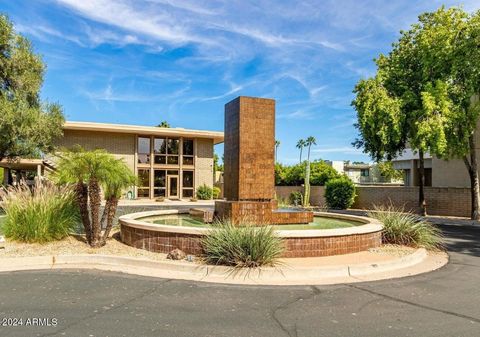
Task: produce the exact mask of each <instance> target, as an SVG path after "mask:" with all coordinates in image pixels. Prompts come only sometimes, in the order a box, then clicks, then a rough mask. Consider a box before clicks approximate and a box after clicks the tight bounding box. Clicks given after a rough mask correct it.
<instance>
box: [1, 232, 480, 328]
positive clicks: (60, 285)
mask: <svg viewBox="0 0 480 337" xmlns="http://www.w3.org/2000/svg"><path fill="white" fill-rule="evenodd" d="M442 229H443V230H444V233H445V235H446V236H447V238H448V249H449V252H450V256H451V260H450V263H449V264H448V265H447V266H445V267H444V268H442V269H440V270H437V271H435V272H432V273H428V274H424V275H419V276H414V277H410V278H404V279H399V280H387V281H379V282H373V283H363V284H354V285H337V286H315V287H308V286H306V287H263V286H262V287H256V286H231V285H215V284H204V283H194V282H184V281H176V280H166V279H153V278H146V277H137V276H129V275H124V274H119V273H110V272H103V271H66V270H65V271H32V272H14V273H12V272H10V273H2V274H0V336H2V337H3V336H22V337H23V336H129V337H140V336H192V337H199V336H222V337H223V336H242V337H243V336H260V337H267V336H275V337H279V336H307V337H313V336H328V337H331V336H366V337H367V336H368V337H372V336H382V337H383V336H415V337H418V336H449V337H451V336H480V257H479V256H480V227H478V225H477V227H476V226H472V225H462V226H459V225H443V226H442ZM20 319H22V323H21V324H20V323H19V322H20V321H19V320H20ZM35 319H36V320H35ZM15 321H16V322H17V326H11V325H12V324H14V323H15ZM54 323H55V324H54ZM27 324H28V326H27ZM42 325H43V326H42ZM48 325H50V326H48Z"/></svg>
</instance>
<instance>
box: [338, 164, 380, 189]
mask: <svg viewBox="0 0 480 337" xmlns="http://www.w3.org/2000/svg"><path fill="white" fill-rule="evenodd" d="M371 168H372V165H370V164H345V165H344V166H343V172H344V173H345V174H346V175H347V176H348V177H349V178H350V179H351V180H352V181H353V182H354V183H357V184H367V183H371V182H373V181H372V177H371V174H370V169H371Z"/></svg>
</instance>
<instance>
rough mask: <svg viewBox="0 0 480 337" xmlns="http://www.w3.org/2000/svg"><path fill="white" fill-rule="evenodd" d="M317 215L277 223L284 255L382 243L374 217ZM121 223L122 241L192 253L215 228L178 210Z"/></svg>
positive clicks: (348, 249)
mask: <svg viewBox="0 0 480 337" xmlns="http://www.w3.org/2000/svg"><path fill="white" fill-rule="evenodd" d="M313 215H314V221H313V222H312V223H310V224H283V225H278V226H275V230H276V233H277V235H278V236H279V237H281V238H282V239H283V240H284V242H285V252H284V257H312V256H328V255H337V254H349V253H355V252H360V251H363V250H367V249H369V248H373V247H378V246H380V244H381V230H382V225H381V224H380V223H378V222H377V221H376V220H374V219H371V218H367V217H361V216H354V215H344V214H337V213H328V212H315V213H314V214H313ZM120 226H121V235H122V241H123V242H124V243H126V244H127V245H129V246H132V247H136V248H140V249H145V250H149V251H152V252H159V253H168V252H170V251H172V250H173V249H175V248H179V249H181V250H183V251H184V252H185V253H187V254H192V255H197V254H201V253H202V247H201V241H202V238H203V236H205V235H206V234H207V233H208V231H209V230H211V229H212V226H211V225H208V224H204V223H203V222H202V221H199V220H198V219H196V218H195V217H192V216H190V215H189V213H182V212H180V211H178V210H159V211H148V212H139V213H132V214H127V215H124V216H121V217H120ZM332 227H334V228H332ZM322 228H325V229H322Z"/></svg>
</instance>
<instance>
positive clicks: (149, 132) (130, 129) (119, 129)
mask: <svg viewBox="0 0 480 337" xmlns="http://www.w3.org/2000/svg"><path fill="white" fill-rule="evenodd" d="M63 129H64V130H75V131H96V132H113V133H127V134H137V135H145V136H167V137H168V136H175V137H189V138H207V139H213V143H214V144H220V143H223V140H224V134H223V132H221V131H205V130H192V129H184V128H161V127H156V126H141V125H126V124H109V123H91V122H71V121H67V122H65V124H64V125H63Z"/></svg>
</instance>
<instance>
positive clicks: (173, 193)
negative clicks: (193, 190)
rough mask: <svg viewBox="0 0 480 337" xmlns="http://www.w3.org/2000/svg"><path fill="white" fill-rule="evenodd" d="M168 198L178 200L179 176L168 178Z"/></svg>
mask: <svg viewBox="0 0 480 337" xmlns="http://www.w3.org/2000/svg"><path fill="white" fill-rule="evenodd" d="M168 198H169V199H170V198H178V176H168Z"/></svg>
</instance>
